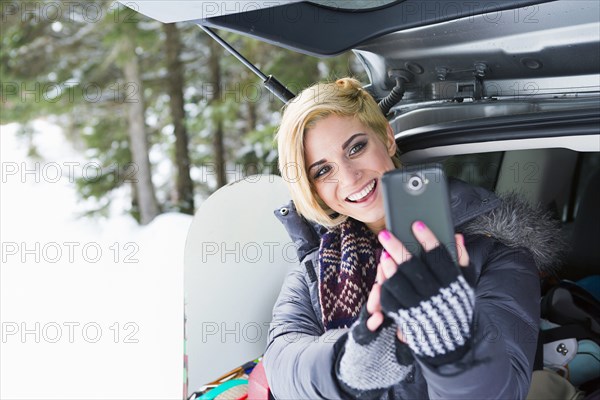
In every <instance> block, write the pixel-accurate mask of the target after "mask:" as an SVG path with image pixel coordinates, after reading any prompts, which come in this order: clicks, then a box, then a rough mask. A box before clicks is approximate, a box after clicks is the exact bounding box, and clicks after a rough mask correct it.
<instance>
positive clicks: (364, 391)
mask: <svg viewBox="0 0 600 400" xmlns="http://www.w3.org/2000/svg"><path fill="white" fill-rule="evenodd" d="M369 316H370V315H369V313H368V311H367V310H366V307H364V306H363V308H362V310H361V313H360V315H359V318H358V320H357V321H356V322H355V323H354V324H353V325H352V327H351V328H350V331H349V332H348V334H347V335H344V336H343V337H342V338H340V340H339V341H338V344H340V345H342V347H341V350H340V351H339V353H338V357H337V362H336V375H337V378H338V382H339V383H340V386H341V387H342V389H344V391H345V392H346V393H348V394H350V395H351V396H353V397H354V398H360V399H371V398H378V397H379V396H380V395H381V393H382V391H384V390H387V389H388V388H389V387H390V386H392V385H394V384H397V383H398V382H400V381H402V380H404V379H407V378H408V377H409V376H410V375H411V374H412V371H413V362H414V357H413V356H412V354H411V352H410V349H409V348H408V346H406V344H404V343H402V342H400V341H399V340H398V338H397V336H396V333H397V327H396V324H395V323H394V321H393V320H391V319H390V318H385V319H384V322H383V323H382V325H381V326H380V327H379V328H378V329H377V330H376V331H375V332H371V331H370V330H369V329H368V328H367V325H366V322H367V319H368V318H369ZM408 379H410V378H408Z"/></svg>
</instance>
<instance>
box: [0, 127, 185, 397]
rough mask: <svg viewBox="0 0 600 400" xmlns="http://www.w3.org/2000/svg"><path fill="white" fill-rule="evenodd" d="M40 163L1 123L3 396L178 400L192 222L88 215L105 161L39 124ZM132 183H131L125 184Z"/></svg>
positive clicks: (115, 213) (116, 211) (117, 211)
mask: <svg viewBox="0 0 600 400" xmlns="http://www.w3.org/2000/svg"><path fill="white" fill-rule="evenodd" d="M34 128H35V130H36V131H38V134H36V135H35V136H34V138H35V139H34V140H35V142H34V143H35V145H36V147H37V149H38V150H39V153H40V155H41V159H40V160H37V161H36V160H32V159H30V158H28V157H27V144H26V142H25V141H24V140H23V139H22V138H21V137H19V136H18V135H17V133H16V132H17V129H18V126H17V125H16V124H10V125H3V126H0V164H1V166H2V171H1V172H2V174H1V181H0V185H1V187H0V222H1V223H0V240H1V245H2V248H1V260H0V261H1V264H0V322H1V334H2V336H1V340H0V354H1V357H0V382H1V384H0V398H3V399H92V398H97V399H179V398H181V396H182V385H183V355H182V353H183V324H182V321H183V250H184V244H185V238H186V234H187V231H188V228H189V226H190V223H191V221H192V218H191V217H190V216H187V215H182V214H175V213H171V214H164V215H161V216H159V217H158V218H156V219H155V220H154V221H153V222H152V223H151V224H149V225H148V226H145V227H140V226H138V225H137V224H136V223H135V221H134V220H133V219H132V218H131V217H130V216H128V215H126V213H124V212H123V211H122V210H123V207H124V204H126V203H125V201H124V199H125V198H126V196H125V195H124V194H123V193H121V194H119V193H116V194H115V200H114V202H113V203H114V205H113V207H112V211H111V216H110V217H109V218H104V219H92V218H88V217H81V212H82V210H83V207H82V205H81V204H80V203H78V198H77V194H76V193H75V188H74V183H73V180H74V177H75V176H88V177H90V179H92V178H93V176H95V175H94V174H95V171H96V170H97V169H96V165H94V164H89V162H88V161H86V160H85V159H83V157H82V156H81V155H80V154H78V153H77V152H76V151H75V150H74V149H72V148H71V147H70V146H69V144H68V143H69V142H68V141H66V140H65V138H64V136H63V133H62V130H61V128H60V127H59V126H57V125H54V124H52V123H50V122H48V121H44V120H38V121H36V122H35V124H34ZM124 190H126V189H124Z"/></svg>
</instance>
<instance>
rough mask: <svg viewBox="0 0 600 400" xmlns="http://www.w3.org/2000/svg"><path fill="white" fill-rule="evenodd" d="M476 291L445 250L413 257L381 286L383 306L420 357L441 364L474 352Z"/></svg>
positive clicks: (431, 362)
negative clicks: (473, 328) (471, 346)
mask: <svg viewBox="0 0 600 400" xmlns="http://www.w3.org/2000/svg"><path fill="white" fill-rule="evenodd" d="M473 303H474V293H473V289H472V288H471V287H470V286H469V284H467V282H466V281H465V278H464V277H463V275H462V273H461V271H460V270H459V269H458V267H457V266H456V265H455V264H454V263H453V261H452V259H451V258H450V254H449V253H448V251H447V250H446V248H445V247H444V246H438V247H436V248H435V249H433V250H432V251H430V252H426V253H423V255H422V256H421V258H420V259H419V258H418V257H412V258H411V259H410V260H409V261H407V262H405V263H402V264H400V265H399V266H398V270H397V272H396V273H395V274H394V275H393V276H392V277H391V278H389V279H388V280H386V281H385V282H384V283H383V285H382V287H381V308H382V309H383V311H384V313H385V314H386V315H387V316H389V317H391V318H393V319H394V321H395V322H396V324H398V326H399V327H400V329H401V330H402V332H403V333H404V335H405V337H406V343H407V344H408V346H409V347H410V348H411V350H412V351H413V352H414V354H415V356H417V357H419V358H420V359H422V360H423V361H425V362H427V363H429V364H431V365H434V366H439V365H442V364H446V363H450V362H454V361H457V360H458V359H460V358H461V357H462V356H463V355H464V354H465V353H466V351H467V350H468V346H469V338H470V337H471V321H472V319H473Z"/></svg>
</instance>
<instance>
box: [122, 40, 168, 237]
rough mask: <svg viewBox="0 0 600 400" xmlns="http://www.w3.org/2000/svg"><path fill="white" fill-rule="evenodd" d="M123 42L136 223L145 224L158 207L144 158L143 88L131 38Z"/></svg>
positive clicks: (145, 154)
mask: <svg viewBox="0 0 600 400" xmlns="http://www.w3.org/2000/svg"><path fill="white" fill-rule="evenodd" d="M123 40H124V41H126V44H125V46H124V51H125V52H126V57H127V58H126V61H125V62H124V65H123V73H124V75H125V82H126V83H125V86H124V90H123V93H124V94H125V96H126V97H125V99H124V101H125V105H126V107H127V108H128V110H127V111H128V112H127V122H128V131H129V142H130V143H129V144H130V147H131V158H132V160H133V163H134V166H135V168H136V174H135V182H134V183H135V185H136V189H137V195H138V205H139V209H140V223H141V224H142V225H146V224H148V223H149V222H150V221H152V220H153V219H154V217H156V216H157V215H158V214H159V213H160V211H159V208H158V202H157V201H156V194H155V192H154V184H153V183H152V172H151V169H150V159H149V158H148V138H147V137H146V125H145V120H144V88H143V85H142V79H141V77H140V66H139V60H138V58H137V55H136V54H135V50H134V48H135V45H134V43H133V42H132V39H131V38H124V39H123Z"/></svg>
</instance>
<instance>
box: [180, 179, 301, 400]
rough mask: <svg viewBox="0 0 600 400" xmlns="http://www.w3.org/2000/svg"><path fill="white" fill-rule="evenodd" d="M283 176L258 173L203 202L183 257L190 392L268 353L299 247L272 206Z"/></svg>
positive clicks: (281, 199)
mask: <svg viewBox="0 0 600 400" xmlns="http://www.w3.org/2000/svg"><path fill="white" fill-rule="evenodd" d="M289 198H290V196H289V194H288V191H287V189H286V187H285V185H284V182H283V180H282V178H280V177H278V176H274V175H254V176H249V177H246V178H244V179H243V180H241V181H238V182H235V183H231V184H229V185H227V186H225V187H223V188H221V189H219V190H218V191H216V192H215V193H214V194H213V195H212V196H210V197H209V198H208V199H207V200H206V201H205V202H203V203H202V204H201V205H200V207H199V209H198V212H197V213H196V215H195V216H194V219H193V221H192V224H191V226H190V230H189V233H188V236H187V240H186V246H185V254H184V290H185V312H186V320H187V322H186V337H187V357H188V391H189V392H190V393H191V392H193V391H196V390H198V388H199V387H200V386H202V385H204V384H206V383H208V382H211V381H213V380H215V379H216V378H218V377H219V376H221V375H222V374H223V373H226V372H227V371H230V370H232V369H234V368H235V367H237V366H240V365H242V364H244V363H245V362H247V361H249V360H252V359H255V358H257V357H259V356H261V355H262V354H263V353H264V350H265V346H266V341H267V333H268V328H269V323H270V321H271V319H272V309H273V305H274V303H275V300H276V297H277V295H278V294H279V291H280V289H281V285H282V283H283V279H284V277H285V275H286V274H287V272H288V271H289V270H290V268H291V267H292V266H294V265H295V264H296V263H297V255H296V247H295V245H294V244H293V242H292V241H291V239H290V238H289V236H288V234H287V232H286V231H285V229H284V227H283V225H281V223H280V222H279V221H278V220H277V219H276V218H275V216H274V215H273V210H275V209H277V207H279V206H281V205H283V204H287V203H288V202H289Z"/></svg>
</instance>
